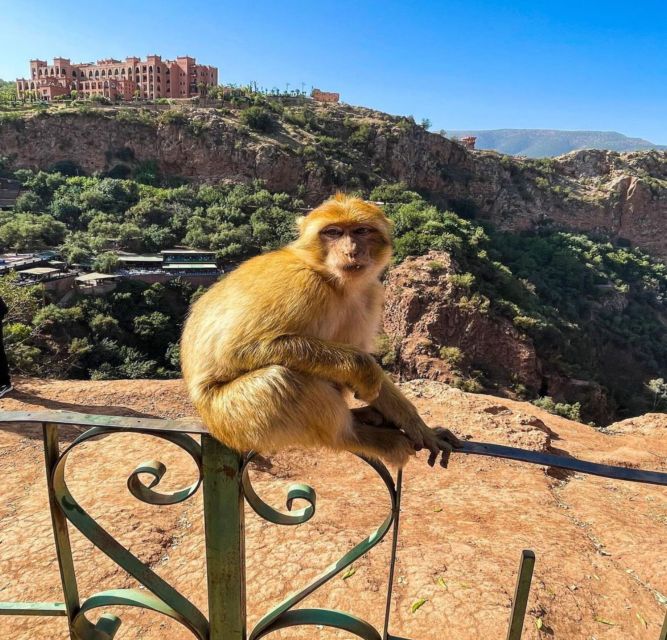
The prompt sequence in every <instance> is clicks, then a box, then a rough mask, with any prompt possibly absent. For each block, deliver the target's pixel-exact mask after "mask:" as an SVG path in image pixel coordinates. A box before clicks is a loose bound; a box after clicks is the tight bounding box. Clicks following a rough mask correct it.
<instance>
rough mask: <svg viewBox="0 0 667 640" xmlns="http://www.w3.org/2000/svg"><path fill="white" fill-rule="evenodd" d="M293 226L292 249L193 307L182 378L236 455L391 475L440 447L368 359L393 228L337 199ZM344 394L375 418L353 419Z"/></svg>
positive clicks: (236, 274) (233, 276)
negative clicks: (375, 464)
mask: <svg viewBox="0 0 667 640" xmlns="http://www.w3.org/2000/svg"><path fill="white" fill-rule="evenodd" d="M299 228H300V236H299V238H298V239H297V240H296V241H295V242H293V243H292V244H291V245H289V246H287V247H284V248H282V249H279V250H277V251H273V252H271V253H267V254H264V255H261V256H257V257H255V258H252V259H251V260H248V261H247V262H245V263H243V264H242V265H241V266H240V267H239V268H238V269H236V270H235V271H233V272H232V273H230V274H229V275H228V276H226V277H225V278H224V279H223V280H222V281H220V282H218V283H217V284H216V285H214V286H213V287H212V288H211V289H209V290H208V291H207V292H206V293H205V294H204V295H203V296H202V297H201V298H200V299H199V300H198V301H197V302H196V303H195V304H194V305H193V307H192V309H191V312H190V315H189V317H188V320H187V322H186V325H185V328H184V331H183V337H182V342H181V362H182V369H183V376H184V378H185V382H186V384H187V388H188V391H189V393H190V396H191V398H192V401H193V402H194V404H195V406H196V408H197V410H198V411H199V412H200V414H201V416H202V418H203V420H204V422H205V424H206V425H207V426H208V428H209V429H210V431H211V433H212V434H213V435H214V436H216V437H217V438H219V439H220V440H221V441H222V442H224V443H225V444H227V445H228V446H230V447H232V448H234V449H236V450H238V451H247V450H250V449H255V450H259V451H264V452H270V451H274V450H277V449H281V448H284V447H287V446H293V445H300V446H306V447H313V446H327V447H330V448H333V449H347V450H351V451H356V452H360V453H365V454H367V455H370V456H372V457H380V458H384V459H385V460H387V461H389V462H391V463H395V464H398V465H403V464H404V463H405V462H406V461H407V459H408V457H409V456H410V455H411V454H412V453H413V452H414V449H415V448H421V447H422V446H427V447H428V448H430V449H431V450H432V451H433V452H437V451H440V450H442V449H443V448H446V447H443V444H442V442H440V441H439V440H438V435H437V434H436V433H435V432H434V431H432V430H431V429H429V428H428V427H427V426H426V425H425V424H424V423H423V421H422V420H421V418H420V417H419V415H418V414H417V412H416V410H415V409H414V407H413V406H412V405H411V404H410V403H409V402H408V400H407V399H405V397H404V396H403V395H402V394H401V393H400V391H398V389H397V388H396V387H395V386H394V385H393V383H392V382H391V380H390V379H389V378H388V377H387V376H386V375H385V374H384V373H383V372H382V370H381V368H380V367H379V366H378V364H377V363H376V362H375V360H374V359H373V357H372V356H371V355H370V351H371V349H372V345H373V341H374V337H375V334H376V332H377V330H378V328H379V325H380V320H381V313H382V302H383V291H382V285H381V283H380V281H379V276H380V274H381V272H382V270H383V269H384V268H385V266H386V265H387V263H388V261H389V259H390V257H391V239H390V232H391V223H390V221H389V220H388V219H387V218H386V217H385V216H384V214H383V213H382V211H381V210H380V209H379V208H378V207H377V206H375V205H373V204H371V203H368V202H364V201H363V200H360V199H358V198H350V197H346V196H342V195H338V196H336V197H334V198H332V199H330V200H328V201H326V202H325V203H323V204H322V205H320V206H319V207H318V208H316V209H314V210H313V211H312V212H311V213H310V214H309V215H308V216H306V217H304V218H302V219H301V220H300V221H299ZM346 389H349V390H352V391H353V392H354V393H355V395H356V396H357V397H358V398H360V399H362V400H364V401H366V402H368V403H369V404H371V405H372V407H373V409H366V410H362V411H359V410H357V411H350V410H349V408H348V406H347V403H346V402H345V398H344V393H345V390H346Z"/></svg>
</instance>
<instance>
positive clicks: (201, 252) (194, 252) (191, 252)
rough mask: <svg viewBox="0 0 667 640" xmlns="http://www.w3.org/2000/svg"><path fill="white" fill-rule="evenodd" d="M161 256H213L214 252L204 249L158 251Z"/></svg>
mask: <svg viewBox="0 0 667 640" xmlns="http://www.w3.org/2000/svg"><path fill="white" fill-rule="evenodd" d="M160 253H161V254H163V255H172V254H177V255H197V254H199V255H207V256H210V255H213V254H214V253H215V251H205V250H204V249H164V250H163V251H160Z"/></svg>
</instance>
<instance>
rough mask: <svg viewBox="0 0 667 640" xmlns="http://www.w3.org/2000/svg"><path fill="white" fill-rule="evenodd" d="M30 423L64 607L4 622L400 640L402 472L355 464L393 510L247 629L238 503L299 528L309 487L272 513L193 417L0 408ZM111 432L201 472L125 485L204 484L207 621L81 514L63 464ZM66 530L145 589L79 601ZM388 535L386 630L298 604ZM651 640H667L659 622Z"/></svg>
mask: <svg viewBox="0 0 667 640" xmlns="http://www.w3.org/2000/svg"><path fill="white" fill-rule="evenodd" d="M26 424H32V425H35V424H37V425H41V427H42V430H43V440H44V460H45V464H46V479H47V489H48V497H49V505H50V510H51V518H52V523H53V535H54V540H55V546H56V554H57V559H58V566H59V569H60V577H61V583H62V590H63V599H64V602H62V603H60V602H55V603H54V602H26V603H14V602H4V603H0V615H14V616H16V615H27V616H64V617H66V618H67V622H68V625H69V633H70V637H71V638H72V639H73V640H112V639H113V637H114V635H115V634H116V632H117V631H118V629H119V627H120V624H121V621H120V619H119V618H118V617H117V616H115V615H112V614H109V613H104V612H103V613H101V615H99V617H97V619H96V620H95V621H94V622H93V620H92V618H93V614H94V610H105V609H112V608H114V607H117V606H121V605H122V606H133V607H140V608H144V609H149V610H151V611H154V612H158V613H160V614H163V615H165V616H168V617H170V618H173V619H174V620H176V621H178V622H179V623H180V624H181V625H183V626H184V627H186V628H187V629H188V630H189V631H190V632H191V633H192V635H193V637H194V638H197V639H198V640H259V638H263V637H264V636H267V635H269V634H271V633H272V632H273V631H276V630H278V629H283V628H286V627H292V626H302V625H320V626H325V627H333V628H337V629H342V630H345V631H348V632H349V633H351V634H353V635H355V636H356V637H358V638H362V639H363V640H405V639H401V638H398V637H397V636H393V635H391V633H390V632H389V623H390V617H391V615H390V614H391V594H392V589H393V579H394V566H395V562H396V549H397V544H398V534H399V513H400V502H401V472H400V471H399V472H398V474H397V475H396V478H395V479H394V478H393V477H392V475H391V474H390V473H389V471H388V470H387V469H386V467H385V466H384V465H383V464H381V463H380V462H377V461H374V460H369V459H366V458H363V457H361V459H362V460H363V461H364V462H365V463H366V464H368V465H369V466H370V467H371V468H372V469H373V470H374V471H375V472H376V473H377V474H378V476H379V477H380V479H381V480H382V481H383V483H384V485H385V487H386V489H387V492H388V495H389V505H390V508H389V511H388V513H387V515H386V517H385V519H384V521H383V522H382V523H381V524H380V525H379V526H378V527H377V529H376V530H375V531H373V532H372V533H371V534H370V535H369V536H368V537H367V538H365V539H364V540H362V541H361V542H359V543H358V544H357V545H356V546H355V547H353V548H352V549H350V550H349V551H348V552H347V553H346V554H345V555H344V556H343V557H341V558H340V559H339V560H338V561H337V562H335V563H333V564H331V565H330V566H329V567H327V568H326V569H325V570H324V571H323V572H322V573H321V574H320V575H318V576H317V577H316V578H315V579H314V580H313V581H312V582H311V583H310V584H309V585H308V586H307V587H305V588H304V589H302V590H300V591H298V592H296V593H293V594H292V595H290V596H289V597H287V598H286V599H285V600H284V601H283V602H282V603H280V604H279V605H278V606H276V607H275V608H273V609H272V610H271V611H269V612H268V613H267V614H266V615H265V616H263V617H262V618H261V619H260V620H259V622H258V623H257V624H256V625H255V627H254V628H253V629H252V630H250V631H248V630H247V629H246V599H245V550H244V519H243V512H244V502H248V504H249V505H250V507H251V508H252V509H253V510H254V511H255V512H256V513H257V514H258V515H259V516H261V517H262V518H264V519H266V520H268V521H270V522H272V523H275V524H279V525H297V524H302V523H304V522H307V521H308V520H309V519H310V518H312V516H313V515H314V513H315V491H314V489H312V488H311V487H309V486H308V485H303V484H298V485H293V486H291V487H290V489H289V490H288V494H287V511H286V512H281V511H278V510H276V509H274V508H273V507H271V506H270V505H268V504H267V503H265V502H264V501H263V500H262V499H261V498H260V497H259V496H258V494H257V493H256V492H255V490H254V488H253V486H252V484H251V481H250V476H249V469H250V465H251V464H252V462H253V459H254V458H255V455H254V454H253V453H250V454H248V455H246V456H239V455H238V454H236V453H235V452H233V451H231V450H229V449H228V448H226V447H225V446H224V445H222V444H220V443H219V442H218V441H217V440H215V439H214V438H212V437H211V436H210V435H209V434H208V433H207V431H206V429H205V428H204V427H203V426H202V425H201V423H199V422H198V421H197V420H193V419H188V420H157V419H144V418H126V417H119V416H101V415H88V414H82V413H72V412H63V411H46V412H9V411H0V426H1V425H26ZM73 426H78V427H81V426H83V427H88V429H87V430H86V431H85V432H84V433H82V434H81V435H79V436H78V437H77V438H76V439H74V440H73V441H72V442H71V443H70V444H68V445H67V446H64V447H63V448H62V450H61V447H60V443H59V435H60V432H61V430H63V429H68V428H71V427H73ZM118 432H132V433H139V434H142V433H143V434H150V435H153V436H158V437H159V438H162V439H164V440H166V441H168V442H171V443H173V444H175V445H176V446H178V447H180V448H181V449H182V450H183V451H185V452H186V453H187V454H188V455H189V456H190V457H191V458H192V459H193V460H194V462H195V464H196V465H197V468H198V471H199V476H198V478H197V480H196V481H195V482H194V483H193V484H192V485H191V486H189V487H185V488H183V489H180V490H177V491H174V492H172V493H160V492H159V491H157V489H156V487H157V486H158V484H159V483H160V480H161V479H162V477H163V476H164V474H165V472H166V467H165V466H164V465H163V464H162V463H161V462H159V461H157V460H153V461H150V462H146V463H143V464H142V465H140V466H139V467H137V468H136V469H135V470H134V471H133V472H132V474H130V477H129V478H128V481H127V487H128V489H129V491H130V492H131V493H132V495H133V496H134V497H135V498H137V499H138V500H141V501H143V502H146V503H149V504H153V505H171V504H176V503H179V502H183V501H184V500H187V499H188V498H190V497H191V496H192V495H193V494H194V493H195V492H196V491H197V490H198V489H199V487H200V485H203V499H204V532H205V546H206V574H207V582H208V618H207V617H206V616H205V615H204V614H203V613H202V612H201V611H200V610H199V609H198V608H197V607H196V606H195V605H194V604H193V603H192V602H190V600H188V599H187V598H186V597H185V596H184V595H183V594H181V593H179V592H178V591H177V590H176V589H175V588H174V587H173V586H171V585H170V584H169V583H167V582H166V581H165V580H163V579H162V578H160V577H159V576H158V575H157V574H156V573H155V572H154V571H152V569H151V568H150V567H148V566H147V565H146V564H144V563H143V562H141V561H140V560H139V559H138V558H137V557H136V556H135V555H133V554H132V553H131V552H130V551H129V550H127V549H126V548H125V547H123V546H122V545H121V544H120V543H119V542H118V541H116V540H115V539H114V538H113V536H111V535H110V534H109V533H108V532H107V531H106V530H105V529H104V528H103V527H101V526H100V525H99V524H98V523H97V522H96V521H95V520H94V519H93V518H92V517H91V516H90V515H89V514H88V513H86V511H85V510H84V509H83V508H82V507H81V506H80V505H79V504H78V503H77V501H76V499H75V498H74V496H73V495H72V493H71V492H70V490H69V488H68V486H67V482H66V479H65V469H66V464H67V459H68V456H69V454H70V453H71V452H72V451H73V450H74V449H75V448H76V447H77V446H78V445H80V444H81V443H83V442H87V441H89V440H90V439H92V438H96V437H99V436H101V435H108V434H113V433H118ZM455 453H456V454H458V453H464V454H472V455H483V456H493V457H500V458H510V459H513V460H519V461H523V462H528V463H532V464H539V465H546V466H550V467H558V468H561V469H568V470H572V471H577V472H580V473H587V474H593V475H600V476H605V477H608V478H613V479H619V480H628V481H634V482H643V483H649V484H656V485H663V486H665V485H667V473H660V472H657V471H642V470H637V469H628V468H625V467H614V466H609V465H601V464H595V463H591V462H587V461H584V460H578V459H576V458H569V457H563V456H558V455H553V454H548V453H539V452H534V451H526V450H523V449H517V448H514V447H506V446H501V445H493V444H487V443H480V442H472V441H462V442H461V446H460V447H458V448H457V449H456V450H455ZM145 474H148V475H149V476H152V480H151V481H150V482H149V484H144V482H142V480H141V476H142V475H145ZM296 500H301V501H304V502H305V503H306V505H307V506H305V507H303V508H301V509H297V510H295V509H293V503H294V502H295V501H296ZM69 524H71V525H73V526H74V527H76V528H77V529H78V530H79V531H80V532H81V533H82V534H83V535H84V536H85V537H86V538H88V540H90V541H91V542H92V543H93V544H94V545H95V546H96V547H97V548H99V549H100V550H102V551H103V552H104V553H105V554H106V555H107V556H109V558H111V559H112V560H113V561H114V562H115V563H116V564H117V565H118V566H119V567H121V568H123V569H124V570H125V571H127V572H128V573H129V574H130V575H131V576H133V577H134V578H135V579H136V580H137V581H138V582H139V583H140V584H141V585H142V586H143V587H144V590H138V589H114V590H108V591H102V592H100V593H96V594H93V595H90V596H88V597H87V598H84V599H82V598H81V597H80V595H79V589H78V586H77V579H76V575H75V571H74V562H73V559H72V549H71V545H70V538H69V529H68V526H69ZM389 531H392V545H391V556H390V562H389V567H388V577H387V597H386V606H385V615H384V625H383V629H382V631H379V630H377V629H376V628H375V627H373V626H372V625H371V624H369V623H368V622H366V621H365V620H362V619H360V618H357V617H355V616H353V615H351V614H348V613H345V612H342V611H334V610H328V609H307V608H298V605H299V603H300V602H301V601H302V600H304V599H305V598H306V597H307V596H308V595H310V594H311V593H313V592H314V591H315V590H317V589H318V588H319V587H321V586H322V585H323V584H325V583H326V582H328V581H329V580H331V579H332V578H333V577H334V576H336V575H337V574H339V573H341V572H342V571H344V570H345V569H346V568H347V567H349V566H350V565H351V564H352V563H353V562H355V561H356V560H358V559H359V558H361V557H362V556H363V555H365V554H366V553H367V552H368V551H369V550H370V549H372V548H373V547H374V546H375V545H377V544H378V543H379V542H380V541H381V540H382V539H383V538H384V537H385V536H386V535H387V534H388V533H389ZM534 563H535V555H534V554H533V552H532V551H524V552H523V554H522V557H521V562H520V565H519V572H518V579H517V584H516V590H515V595H514V599H513V604H512V611H511V614H510V620H509V629H508V632H507V640H519V639H520V638H521V632H522V628H523V623H524V618H525V612H526V605H527V602H528V595H529V592H530V584H531V578H532V572H533V566H534ZM659 640H667V617H666V618H665V623H664V625H663V628H662V631H661V633H660V636H659Z"/></svg>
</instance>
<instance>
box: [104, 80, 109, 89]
mask: <svg viewBox="0 0 667 640" xmlns="http://www.w3.org/2000/svg"><path fill="white" fill-rule="evenodd" d="M104 88H105V89H108V88H109V81H108V80H105V81H104Z"/></svg>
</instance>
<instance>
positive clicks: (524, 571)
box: [507, 549, 535, 640]
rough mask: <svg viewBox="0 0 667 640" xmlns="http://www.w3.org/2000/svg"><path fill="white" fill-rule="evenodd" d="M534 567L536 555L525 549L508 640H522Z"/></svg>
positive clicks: (515, 591) (522, 554)
mask: <svg viewBox="0 0 667 640" xmlns="http://www.w3.org/2000/svg"><path fill="white" fill-rule="evenodd" d="M534 566H535V554H534V553H533V552H532V551H530V549H524V550H523V551H522V552H521V561H520V562H519V577H518V578H517V580H516V588H515V590H514V601H513V602H512V613H511V614H510V628H509V630H508V632H507V640H520V638H521V632H522V631H523V621H524V619H525V617H526V605H527V604H528V595H529V594H530V583H531V581H532V579H533V567H534Z"/></svg>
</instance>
